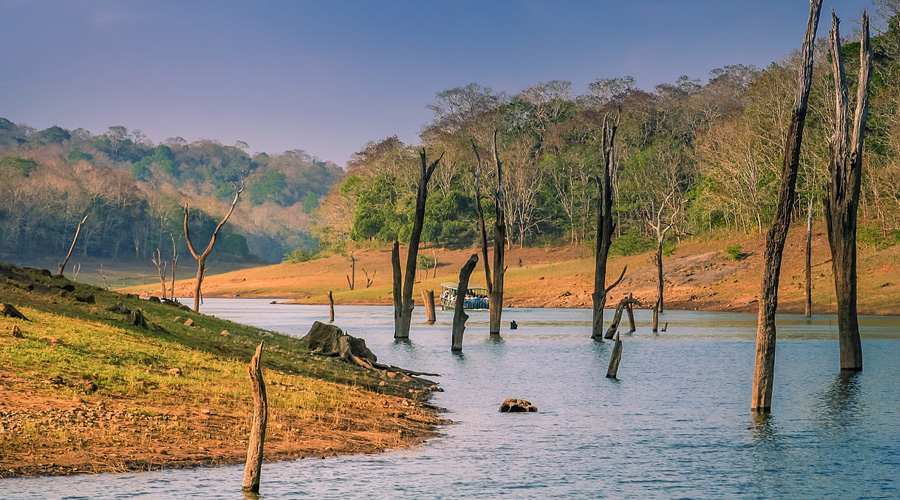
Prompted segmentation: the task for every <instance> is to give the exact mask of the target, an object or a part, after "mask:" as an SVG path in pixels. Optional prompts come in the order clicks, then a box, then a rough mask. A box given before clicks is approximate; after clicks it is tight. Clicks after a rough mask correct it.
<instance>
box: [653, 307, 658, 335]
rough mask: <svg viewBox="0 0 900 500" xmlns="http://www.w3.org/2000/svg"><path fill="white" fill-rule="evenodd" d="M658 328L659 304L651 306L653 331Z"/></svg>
mask: <svg viewBox="0 0 900 500" xmlns="http://www.w3.org/2000/svg"><path fill="white" fill-rule="evenodd" d="M658 329H659V304H658V303H657V305H655V306H653V333H656V331H657V330H658Z"/></svg>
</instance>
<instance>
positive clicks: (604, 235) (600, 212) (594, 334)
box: [591, 117, 619, 340]
mask: <svg viewBox="0 0 900 500" xmlns="http://www.w3.org/2000/svg"><path fill="white" fill-rule="evenodd" d="M618 124H619V121H618V118H616V121H615V122H613V121H612V120H610V119H609V117H606V118H604V119H603V128H602V130H601V133H602V135H603V171H602V173H601V174H600V175H599V176H598V177H597V188H598V190H599V192H600V195H599V197H598V199H597V245H596V248H595V252H594V253H595V255H594V258H595V260H594V293H593V295H592V296H591V298H592V299H593V306H594V308H593V320H592V325H591V338H592V339H594V340H602V338H603V337H602V336H603V333H602V331H603V309H604V308H605V307H606V294H607V292H608V291H609V290H608V289H607V288H606V261H607V258H608V257H609V246H610V244H611V243H612V238H613V231H614V229H615V223H614V222H613V213H612V207H613V194H612V178H613V176H614V175H615V168H616V167H615V146H614V144H615V138H616V128H617V127H618Z"/></svg>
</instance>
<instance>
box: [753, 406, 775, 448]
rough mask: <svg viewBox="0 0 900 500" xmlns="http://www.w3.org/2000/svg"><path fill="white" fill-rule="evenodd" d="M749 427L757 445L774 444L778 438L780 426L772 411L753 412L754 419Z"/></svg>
mask: <svg viewBox="0 0 900 500" xmlns="http://www.w3.org/2000/svg"><path fill="white" fill-rule="evenodd" d="M747 429H748V430H749V431H750V436H751V438H753V442H754V444H755V445H757V446H762V445H769V444H773V443H775V442H776V440H777V439H778V426H777V425H776V421H775V418H774V417H773V416H772V414H771V413H770V412H753V417H752V421H751V422H750V426H749V427H748V428H747Z"/></svg>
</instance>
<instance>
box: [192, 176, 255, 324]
mask: <svg viewBox="0 0 900 500" xmlns="http://www.w3.org/2000/svg"><path fill="white" fill-rule="evenodd" d="M243 191H244V187H243V186H241V187H240V188H238V187H237V186H234V200H233V201H232V202H231V208H229V209H228V213H227V214H225V217H224V218H223V219H222V220H221V221H220V222H219V224H218V225H217V226H216V229H215V230H214V231H213V234H212V236H210V238H209V244H208V245H206V250H204V251H203V253H197V251H196V250H195V249H194V244H193V243H191V235H190V233H189V232H188V215H190V206H189V205H188V203H187V202H185V204H184V240H185V242H187V247H188V250H190V252H191V255H193V256H194V259H196V260H197V280H196V283H194V311H200V297H201V295H200V286H201V285H202V284H203V275H204V273H205V272H206V258H207V257H209V254H210V252H212V249H213V245H215V243H216V238H217V237H218V236H219V230H220V229H222V226H224V225H225V223H226V222H228V218H229V217H231V214H232V213H234V207H235V206H236V205H237V202H238V199H240V196H241V193H242V192H243Z"/></svg>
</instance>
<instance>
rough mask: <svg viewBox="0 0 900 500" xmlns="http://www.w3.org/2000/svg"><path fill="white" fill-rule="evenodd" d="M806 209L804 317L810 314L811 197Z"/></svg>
mask: <svg viewBox="0 0 900 500" xmlns="http://www.w3.org/2000/svg"><path fill="white" fill-rule="evenodd" d="M808 205H809V206H808V208H807V210H806V308H805V309H806V317H807V318H808V317H810V316H812V213H813V211H812V209H813V199H812V197H810V198H809V204H808Z"/></svg>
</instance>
